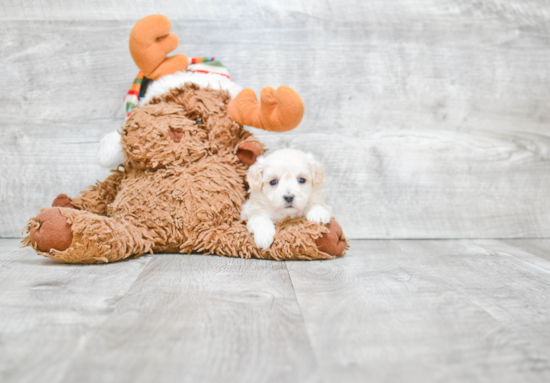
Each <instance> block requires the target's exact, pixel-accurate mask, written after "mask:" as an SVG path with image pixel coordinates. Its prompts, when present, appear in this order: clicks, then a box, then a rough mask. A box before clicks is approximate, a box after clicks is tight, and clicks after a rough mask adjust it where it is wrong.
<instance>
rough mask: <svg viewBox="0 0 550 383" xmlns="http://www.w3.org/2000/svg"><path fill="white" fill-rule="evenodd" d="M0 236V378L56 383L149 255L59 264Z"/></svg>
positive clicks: (130, 283) (127, 287)
mask: <svg viewBox="0 0 550 383" xmlns="http://www.w3.org/2000/svg"><path fill="white" fill-rule="evenodd" d="M18 246H19V240H16V239H1V240H0V381H2V382H19V383H23V382H52V383H53V382H59V381H60V379H61V378H62V377H63V376H64V375H65V374H66V372H67V369H69V368H71V366H72V364H73V360H74V357H75V356H76V353H77V352H78V351H79V350H80V349H82V348H83V347H84V346H85V344H86V342H88V340H89V339H90V336H91V335H92V334H93V333H94V330H95V329H97V328H98V327H99V326H101V325H102V324H103V323H104V322H105V320H106V319H107V317H108V316H109V314H110V313H111V312H112V311H113V309H114V307H115V305H116V302H117V301H118V300H119V299H120V298H121V297H122V296H123V295H124V294H125V293H126V292H127V291H128V289H129V288H130V286H131V285H132V283H133V282H134V281H135V279H136V278H137V276H138V275H139V273H140V272H141V270H142V269H143V268H144V267H145V265H146V264H147V263H148V262H149V261H150V260H151V257H146V256H145V257H141V258H139V259H132V260H129V261H125V262H119V263H116V264H111V265H91V266H78V265H63V264H60V263H59V262H56V261H52V260H50V259H47V258H44V257H40V256H37V255H36V253H35V252H34V251H33V250H32V249H24V250H21V249H17V247H18Z"/></svg>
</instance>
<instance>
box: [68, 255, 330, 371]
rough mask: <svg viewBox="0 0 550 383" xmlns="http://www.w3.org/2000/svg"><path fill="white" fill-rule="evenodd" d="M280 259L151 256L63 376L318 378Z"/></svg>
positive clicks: (314, 362)
mask: <svg viewBox="0 0 550 383" xmlns="http://www.w3.org/2000/svg"><path fill="white" fill-rule="evenodd" d="M316 369H317V362H316V361H315V358H314V357H313V354H312V351H311V348H310V344H309V341H308V338H307V335H306V332H305V329H304V325H303V322H302V318H301V316H300V310H299V308H298V305H297V303H296V298H295V296H294V292H293V289H292V285H291V283H290V279H289V277H288V272H287V270H286V267H285V265H284V263H278V262H271V261H258V260H242V259H230V258H220V257H215V256H200V255H190V256H186V255H178V254H172V255H168V254H159V255H155V256H154V257H153V260H152V261H151V263H149V265H148V267H147V268H146V269H145V270H144V271H143V273H142V274H141V275H140V277H139V278H138V280H137V281H136V283H135V284H134V285H133V287H132V288H131V289H130V291H129V292H128V293H127V294H126V295H125V297H124V298H123V299H121V300H120V301H119V302H118V304H117V308H116V310H115V312H114V313H113V314H112V315H111V316H110V317H109V319H108V320H107V321H106V323H105V324H104V325H103V326H102V328H101V329H100V330H99V331H98V332H96V333H95V334H94V336H93V337H92V339H90V341H89V342H87V344H86V346H85V347H84V348H83V349H81V350H79V353H78V356H77V358H76V360H75V361H74V362H73V363H72V368H71V370H70V372H69V373H68V374H67V375H66V377H65V379H64V381H65V382H121V381H124V382H151V381H162V382H220V381H224V382H289V381H294V382H309V381H318V380H319V376H318V375H317V374H316V373H315V370H316Z"/></svg>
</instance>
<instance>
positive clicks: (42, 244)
mask: <svg viewBox="0 0 550 383" xmlns="http://www.w3.org/2000/svg"><path fill="white" fill-rule="evenodd" d="M144 20H145V21H147V20H149V21H151V23H148V22H144ZM144 20H141V21H140V22H138V23H137V24H136V26H135V27H134V29H133V30H132V36H134V38H132V37H131V39H130V42H131V46H130V50H131V52H132V55H133V56H134V57H136V54H135V52H134V47H133V46H132V42H134V44H137V45H138V46H139V47H140V49H145V48H147V44H149V43H150V42H151V41H153V40H155V39H156V38H159V37H158V36H159V35H160V36H161V37H160V42H161V43H162V41H163V37H162V36H163V34H167V33H168V32H169V30H170V26H169V21H168V19H166V18H165V17H163V16H160V15H155V16H153V17H151V16H150V17H149V18H146V19H144ZM159 20H160V21H161V22H159ZM166 22H168V24H166ZM155 23H157V24H158V25H159V28H158V29H156V28H155V25H156V24H155ZM167 25H168V26H167ZM140 26H141V27H140ZM135 35H139V36H140V37H138V38H136V37H135ZM168 36H173V35H168ZM136 41H137V42H136ZM157 41H158V40H157ZM153 44H154V43H153ZM176 46H177V38H176ZM143 47H145V48H143ZM147 49H149V52H153V56H154V55H155V54H163V55H165V54H166V51H167V49H155V48H154V47H153V48H150V47H149V48H147ZM172 49H174V48H172ZM172 49H170V50H172ZM145 51H146V49H145ZM159 52H161V53H159ZM140 55H141V56H140ZM137 56H139V57H140V59H139V60H138V59H135V61H136V63H137V64H138V65H139V67H140V69H142V71H143V69H144V68H147V70H148V71H149V73H155V71H157V69H158V68H159V67H162V65H163V64H162V63H163V62H165V61H163V60H159V59H158V57H155V58H154V60H153V61H151V62H152V64H151V63H147V62H146V61H147V60H146V58H147V55H146V54H144V53H143V52H141V53H139V54H137ZM144 61H145V64H144ZM182 62H185V68H178V69H177V70H180V69H187V58H185V60H182ZM164 68H165V67H164ZM163 70H164V69H163ZM179 73H184V74H185V73H187V72H179ZM163 75H164V76H168V77H169V75H170V73H167V72H163ZM193 75H198V74H193ZM172 76H175V74H172ZM204 76H217V75H216V74H204ZM168 77H165V78H168ZM159 78H160V77H159ZM162 80H163V78H161V81H162ZM211 84H213V83H210V85H211ZM161 85H162V84H161ZM160 89H162V87H160ZM250 92H252V91H251V90H247V89H245V90H243V91H241V93H239V94H238V95H237V97H236V98H234V99H233V100H232V99H231V95H230V92H229V91H227V90H225V89H223V88H222V89H213V86H200V85H198V84H197V83H193V82H186V83H184V84H181V85H180V86H177V87H172V88H171V89H169V90H168V91H167V92H164V93H162V94H159V95H153V96H151V97H149V99H148V100H147V102H146V103H145V104H143V105H141V106H138V107H136V108H134V109H133V110H132V111H131V112H130V114H129V118H128V119H127V120H126V123H125V125H124V126H123V128H122V131H121V137H122V138H121V145H122V150H123V152H124V156H125V159H126V163H125V165H124V166H122V167H119V169H118V170H113V171H112V174H111V176H109V177H108V178H107V179H106V180H105V181H103V182H98V183H97V184H96V185H94V186H92V187H90V188H89V190H87V191H84V192H82V196H81V197H77V198H69V197H67V196H66V195H63V194H62V195H60V196H58V197H57V198H56V199H55V201H54V203H53V205H52V206H53V207H51V208H47V209H43V210H42V211H41V213H40V214H38V215H37V216H36V217H34V218H31V219H30V221H29V223H28V224H27V232H28V235H27V236H26V238H25V239H24V240H23V244H24V245H26V246H32V247H33V248H34V249H35V250H36V251H37V252H38V253H39V254H42V255H44V256H46V257H49V258H53V259H57V260H60V261H63V262H70V263H102V262H113V261H117V260H120V259H124V258H127V257H129V256H131V255H134V256H139V255H142V254H144V253H147V252H151V253H152V252H153V251H157V252H181V253H194V252H204V253H208V254H210V253H213V254H218V255H222V256H232V257H243V258H250V257H256V258H267V259H275V260H286V259H304V260H311V259H331V258H334V257H335V256H342V255H343V254H344V252H345V250H346V248H347V246H348V245H347V240H346V238H345V236H344V235H343V233H342V229H341V228H340V226H339V225H338V223H337V222H336V221H335V220H334V219H333V220H332V221H331V222H330V223H329V224H328V225H327V226H323V225H318V224H317V223H312V222H308V221H307V220H306V219H305V218H295V219H286V220H283V221H281V222H278V223H277V225H276V226H277V234H276V235H275V238H274V241H273V244H272V245H271V247H270V248H269V249H268V250H265V251H263V250H261V249H259V248H257V247H256V245H255V244H254V240H253V236H252V234H250V233H249V232H248V231H247V229H246V225H245V224H244V223H243V222H242V221H241V220H240V212H241V206H242V204H243V202H244V201H245V198H246V190H247V185H246V182H245V174H246V171H247V169H248V166H249V165H251V164H253V163H254V162H255V160H256V158H257V157H258V156H259V155H261V154H262V153H263V151H264V148H263V145H262V144H261V143H260V142H259V141H258V140H257V139H256V138H255V137H254V136H253V135H252V134H251V133H250V132H248V131H247V130H245V129H244V128H243V126H242V125H243V124H245V123H246V124H248V125H251V126H256V127H258V128H262V129H266V130H274V131H285V130H289V129H292V128H294V127H295V126H296V125H298V124H299V122H300V120H301V114H303V104H302V102H301V99H300V97H299V96H298V94H297V93H296V92H294V91H293V90H292V89H290V88H288V87H281V88H279V89H278V90H277V91H273V89H271V88H264V90H262V101H261V103H260V102H258V100H257V99H256V97H255V95H254V93H253V92H252V93H250Z"/></svg>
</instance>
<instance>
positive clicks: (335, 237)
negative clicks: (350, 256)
mask: <svg viewBox="0 0 550 383" xmlns="http://www.w3.org/2000/svg"><path fill="white" fill-rule="evenodd" d="M327 229H328V230H329V232H328V233H325V234H323V235H322V236H321V237H319V238H317V240H316V241H315V244H316V245H317V248H318V249H319V251H322V252H325V253H328V254H330V255H334V256H336V257H339V256H341V255H343V254H344V251H345V250H346V247H347V241H346V237H345V236H344V232H343V231H342V227H341V226H340V224H339V223H338V222H336V220H335V219H334V218H331V220H330V222H329V224H328V225H327Z"/></svg>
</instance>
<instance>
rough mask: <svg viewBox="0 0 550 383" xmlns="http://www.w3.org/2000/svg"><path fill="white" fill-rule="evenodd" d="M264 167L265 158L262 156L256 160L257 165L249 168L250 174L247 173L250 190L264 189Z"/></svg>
mask: <svg viewBox="0 0 550 383" xmlns="http://www.w3.org/2000/svg"><path fill="white" fill-rule="evenodd" d="M264 167H265V166H264V157H263V156H260V157H258V158H257V159H256V163H255V164H254V165H252V166H251V167H249V168H248V172H247V173H246V180H247V181H248V185H250V189H252V190H261V189H262V179H263V177H264Z"/></svg>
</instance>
